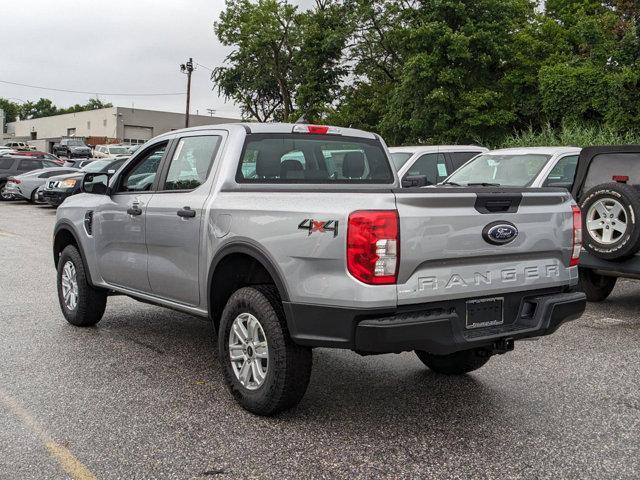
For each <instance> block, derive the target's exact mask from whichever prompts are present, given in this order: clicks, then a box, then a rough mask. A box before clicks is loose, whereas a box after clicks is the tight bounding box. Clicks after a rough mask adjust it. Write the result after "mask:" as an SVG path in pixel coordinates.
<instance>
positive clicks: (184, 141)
mask: <svg viewBox="0 0 640 480" xmlns="http://www.w3.org/2000/svg"><path fill="white" fill-rule="evenodd" d="M219 144H220V137H218V136H212V135H207V136H202V137H186V138H181V139H180V141H179V142H178V146H177V147H176V150H175V152H174V154H173V158H172V159H171V164H170V165H169V171H168V172H167V178H166V180H165V181H164V186H163V188H162V189H163V190H193V189H194V188H197V187H199V186H200V185H202V184H203V183H204V182H205V180H206V179H207V176H208V175H209V171H210V170H211V165H212V164H213V160H214V156H215V152H216V150H217V148H218V145H219Z"/></svg>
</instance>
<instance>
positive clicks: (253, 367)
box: [218, 285, 312, 415]
mask: <svg viewBox="0 0 640 480" xmlns="http://www.w3.org/2000/svg"><path fill="white" fill-rule="evenodd" d="M218 353H219V358H220V361H221V362H222V367H223V372H224V376H225V380H226V381H227V385H228V387H229V389H230V390H231V393H232V394H233V396H234V397H235V399H236V400H237V401H238V402H239V403H240V405H242V406H243V407H244V408H245V409H246V410H248V411H250V412H252V413H255V414H257V415H273V414H276V413H278V412H281V411H284V410H287V409H289V408H291V407H293V406H295V405H296V404H297V403H298V402H300V400H301V399H302V397H303V396H304V393H305V391H306V390H307V385H308V384H309V378H310V376H311V365H312V352H311V349H310V348H307V347H302V346H300V345H296V344H295V343H294V342H293V340H291V337H290V336H289V331H288V329H287V323H286V320H285V316H284V311H283V309H282V302H281V301H280V299H279V297H278V294H277V291H276V289H275V288H274V287H273V286H270V285H264V286H262V285H258V286H253V287H244V288H241V289H239V290H237V291H236V292H235V293H234V294H233V295H231V297H230V298H229V301H228V302H227V305H226V307H225V309H224V311H223V312H222V318H221V320H220V328H219V332H218Z"/></svg>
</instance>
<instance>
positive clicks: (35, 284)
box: [0, 202, 640, 479]
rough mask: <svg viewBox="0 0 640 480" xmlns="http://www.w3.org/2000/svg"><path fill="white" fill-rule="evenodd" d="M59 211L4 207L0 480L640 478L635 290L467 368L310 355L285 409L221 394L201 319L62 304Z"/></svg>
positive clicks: (627, 285)
mask: <svg viewBox="0 0 640 480" xmlns="http://www.w3.org/2000/svg"><path fill="white" fill-rule="evenodd" d="M54 221H55V210H53V209H51V208H49V207H43V206H34V205H28V204H25V203H22V202H8V203H2V204H0V265H1V267H2V276H1V280H0V306H1V307H2V308H1V309H0V478H10V479H14V478H15V479H18V478H19V479H31V478H33V479H42V478H92V477H94V476H95V477H96V478H276V477H279V478H356V477H360V478H382V477H389V478H390V477H393V478H398V477H407V478H409V477H410V478H418V477H420V478H461V479H466V478H501V479H504V478H598V479H602V478H638V476H639V475H640V380H639V379H640V318H639V314H640V302H638V299H639V298H640V282H632V281H622V282H620V283H619V284H618V286H617V287H616V290H615V291H614V294H613V295H612V296H611V297H610V299H609V300H608V301H606V302H604V303H602V304H599V305H594V304H591V305H590V306H589V307H588V310H587V313H586V314H585V315H584V317H583V318H582V319H580V320H578V321H575V322H573V323H571V324H569V325H565V326H564V327H563V328H561V329H560V330H559V332H557V333H556V334H555V335H554V336H551V337H547V338H543V339H540V340H538V341H533V342H520V343H517V344H516V349H515V351H514V352H512V353H510V354H507V355H504V356H499V357H494V358H493V359H492V360H491V361H490V362H489V363H488V364H487V366H485V367H484V368H483V369H481V370H479V371H477V372H474V373H473V374H470V375H467V376H464V377H460V378H445V377H441V376H438V375H435V374H432V373H430V372H429V371H428V370H427V369H426V368H424V367H423V366H422V364H421V363H420V362H419V361H418V360H417V358H415V357H414V355H413V354H409V353H406V354H402V355H383V356H377V357H361V356H358V355H357V354H354V353H350V352H342V351H333V350H326V349H319V350H316V351H315V352H314V372H313V376H312V378H311V383H310V385H309V389H308V391H307V394H306V396H305V398H304V399H303V401H302V403H301V404H300V405H299V407H298V408H296V409H295V410H293V411H290V412H287V413H286V414H283V415H280V416H278V417H276V418H258V417H254V416H252V415H251V414H249V413H247V412H245V411H244V410H242V409H241V408H240V407H239V406H238V405H237V404H236V403H235V402H234V401H233V400H232V398H231V396H230V395H229V394H228V393H227V391H226V388H225V385H224V382H223V379H222V374H221V371H220V367H219V365H218V363H217V360H216V358H215V354H214V348H213V339H212V335H211V329H210V326H209V324H208V323H207V322H205V321H202V320H200V319H196V318H192V317H189V316H186V315H183V314H180V313H176V312H172V311H169V310H164V309H161V308H157V307H153V306H149V305H145V304H142V303H138V302H136V301H134V300H131V299H128V298H123V297H112V298H110V300H109V303H108V306H107V312H106V314H105V316H104V318H103V320H102V321H101V322H100V323H99V324H98V326H97V327H96V328H90V329H78V328H75V327H72V326H70V325H68V324H67V323H66V321H65V320H64V318H63V317H62V314H61V313H60V310H59V307H58V302H57V298H56V287H55V271H54V267H53V261H52V256H51V236H52V230H53V224H54Z"/></svg>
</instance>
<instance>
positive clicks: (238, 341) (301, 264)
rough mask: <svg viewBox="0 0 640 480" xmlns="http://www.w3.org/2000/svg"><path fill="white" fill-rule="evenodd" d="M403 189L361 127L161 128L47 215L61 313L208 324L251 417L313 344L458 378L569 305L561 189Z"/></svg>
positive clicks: (573, 270) (572, 276)
mask: <svg viewBox="0 0 640 480" xmlns="http://www.w3.org/2000/svg"><path fill="white" fill-rule="evenodd" d="M399 187H400V185H399V180H398V178H397V175H396V173H395V172H394V170H393V168H392V167H391V164H390V161H389V154H388V150H387V148H386V146H385V144H384V142H383V141H382V139H381V138H380V137H379V136H378V135H375V134H372V133H367V132H364V131H359V130H354V129H349V128H336V127H327V126H316V125H302V124H242V123H240V124H230V125H215V126H209V127H198V128H191V129H186V130H179V131H173V132H170V133H167V134H164V135H161V136H159V137H157V138H154V139H153V140H151V141H149V142H148V143H146V144H145V145H144V146H143V147H142V148H140V149H139V150H138V151H137V152H136V153H135V154H134V156H133V157H132V158H131V159H130V160H128V161H127V162H126V163H125V164H124V165H123V166H122V167H121V168H120V169H119V170H118V171H117V172H116V173H115V174H113V175H107V174H86V176H85V178H84V180H83V188H84V191H85V193H82V194H79V195H75V196H73V197H70V198H68V199H66V200H65V201H64V203H63V204H62V205H61V207H60V208H58V213H57V223H56V226H55V232H54V240H53V257H54V262H55V265H56V268H57V273H58V276H57V278H58V296H59V300H60V306H61V308H62V312H63V314H64V316H65V317H66V319H67V320H68V321H69V322H70V323H72V324H73V325H77V326H90V325H95V324H96V323H97V322H98V321H99V320H100V319H101V317H102V315H103V313H104V311H105V307H106V303H107V298H108V297H109V296H110V295H116V294H120V295H128V296H130V297H132V298H135V299H138V300H140V301H143V302H150V303H153V304H156V305H161V306H164V307H168V308H171V309H175V310H180V311H182V312H187V313H190V314H194V315H198V316H201V317H204V318H208V319H210V320H211V321H212V322H213V324H214V326H215V331H216V332H217V337H218V358H219V359H220V361H221V363H222V366H223V372H224V375H225V377H226V380H227V383H228V385H229V388H230V390H231V392H232V393H233V395H234V396H235V397H236V399H237V400H238V401H239V402H240V404H241V405H242V406H243V407H244V408H246V409H248V410H249V411H251V412H254V413H256V414H261V415H270V414H274V413H276V412H279V411H282V410H284V409H287V408H289V407H292V406H293V405H295V404H296V403H297V402H299V401H300V399H301V398H302V396H303V395H304V392H305V390H306V388H307V384H308V382H309V377H310V372H311V365H312V348H313V347H329V348H345V349H351V350H354V351H356V352H359V353H362V354H379V353H391V352H403V351H415V352H416V354H417V356H418V358H419V359H420V360H421V361H422V362H423V363H424V364H425V365H426V366H428V367H429V368H430V369H432V370H433V371H435V372H439V373H443V374H463V373H466V372H470V371H472V370H475V369H477V368H480V367H481V366H482V365H484V364H485V363H486V362H487V361H488V360H489V358H490V357H491V356H492V355H494V354H497V353H498V354H500V353H505V352H507V351H509V350H511V349H512V348H513V344H514V340H517V339H521V338H527V337H536V336H541V335H547V334H550V333H552V332H554V331H555V330H556V329H557V328H558V327H559V326H560V325H561V324H562V323H563V322H565V321H568V320H572V319H575V318H577V317H579V316H580V315H581V313H582V312H583V310H584V308H585V296H584V294H583V293H579V292H575V291H574V286H575V285H576V282H577V279H578V268H577V262H578V256H579V253H580V236H581V230H580V211H579V209H578V208H577V207H576V205H575V202H574V201H573V200H572V198H571V195H570V194H569V193H568V192H567V191H566V190H563V189H545V190H539V189H521V188H518V189H514V188H510V189H509V188H496V187H482V186H478V187H474V186H470V187H459V186H449V187H436V188H408V189H400V188H399Z"/></svg>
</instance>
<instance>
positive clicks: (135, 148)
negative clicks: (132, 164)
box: [127, 144, 142, 155]
mask: <svg viewBox="0 0 640 480" xmlns="http://www.w3.org/2000/svg"><path fill="white" fill-rule="evenodd" d="M141 146H142V144H136V145H129V146H128V147H127V150H128V151H129V155H131V154H133V153H135V152H137V151H138V149H139V148H140V147H141Z"/></svg>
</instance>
